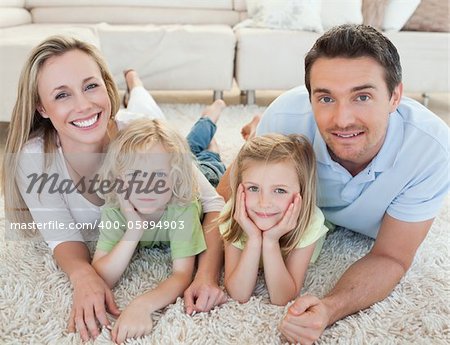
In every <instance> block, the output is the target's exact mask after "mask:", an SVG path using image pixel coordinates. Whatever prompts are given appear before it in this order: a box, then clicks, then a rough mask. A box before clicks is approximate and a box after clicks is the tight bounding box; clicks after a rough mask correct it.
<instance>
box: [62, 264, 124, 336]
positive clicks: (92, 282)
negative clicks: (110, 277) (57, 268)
mask: <svg viewBox="0 0 450 345" xmlns="http://www.w3.org/2000/svg"><path fill="white" fill-rule="evenodd" d="M72 282H73V288H74V291H73V305H72V311H71V313H70V318H69V325H68V331H69V332H75V331H76V330H77V331H78V332H80V336H81V339H83V341H88V340H89V337H90V336H89V334H90V335H91V336H92V337H93V338H96V337H97V336H98V335H99V329H98V326H97V322H98V323H100V325H101V326H107V325H109V320H108V318H107V317H106V309H105V305H106V307H107V309H108V311H109V312H110V313H111V314H113V315H114V316H118V315H120V310H119V309H118V308H117V305H116V303H115V302H114V297H113V294H112V292H111V290H110V289H109V288H108V286H107V285H106V283H105V282H104V281H103V279H102V278H100V276H98V275H97V274H96V273H95V271H92V272H89V273H86V272H85V274H83V275H82V276H81V275H80V277H79V278H78V279H75V280H73V281H72Z"/></svg>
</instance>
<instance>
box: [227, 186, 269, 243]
mask: <svg viewBox="0 0 450 345" xmlns="http://www.w3.org/2000/svg"><path fill="white" fill-rule="evenodd" d="M233 217H234V220H235V221H236V222H238V224H239V225H240V226H241V228H242V230H243V231H244V232H245V233H246V234H247V237H248V239H249V240H254V239H259V240H260V239H261V238H262V231H261V230H260V229H259V228H258V227H257V226H256V225H255V223H253V221H252V220H251V219H250V217H249V216H248V214H247V209H246V207H245V192H244V186H243V185H242V184H240V185H239V187H238V190H237V193H236V206H235V210H234V216H233Z"/></svg>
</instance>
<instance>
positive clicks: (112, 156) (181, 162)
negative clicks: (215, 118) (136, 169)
mask: <svg viewBox="0 0 450 345" xmlns="http://www.w3.org/2000/svg"><path fill="white" fill-rule="evenodd" d="M156 144H161V145H162V146H163V147H164V149H165V150H167V152H168V153H169V154H170V156H171V157H170V165H171V169H170V172H169V179H170V181H171V182H172V193H173V198H172V201H173V202H176V203H178V204H180V205H186V204H188V203H190V202H192V200H193V199H194V198H195V197H197V194H198V188H197V180H196V178H195V174H194V163H193V159H192V154H191V151H190V149H189V146H188V144H187V142H186V140H185V139H184V138H183V137H182V136H181V135H180V134H179V133H178V132H177V131H176V130H174V129H173V128H171V127H170V126H169V125H168V124H167V123H166V122H165V121H162V120H158V119H154V120H151V119H139V120H135V121H133V122H131V123H130V124H129V125H128V126H127V127H126V128H125V129H124V130H122V131H120V132H119V134H118V136H117V138H116V139H115V140H113V141H112V142H111V143H110V146H109V148H108V152H107V154H106V156H105V159H104V162H103V166H102V168H101V169H100V183H101V181H105V180H108V181H117V180H118V179H120V178H121V176H123V174H124V172H125V171H126V170H127V169H128V168H129V167H130V166H131V165H132V164H133V163H134V162H135V161H136V159H139V157H146V156H145V155H146V152H147V151H148V150H150V149H151V148H152V147H153V146H154V145H156ZM150 158H151V157H150ZM149 168H151V166H149ZM104 198H105V202H106V204H108V205H109V206H112V207H118V206H119V203H118V200H117V196H116V192H115V191H112V192H110V193H107V194H105V195H104Z"/></svg>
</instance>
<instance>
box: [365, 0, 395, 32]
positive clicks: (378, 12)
mask: <svg viewBox="0 0 450 345" xmlns="http://www.w3.org/2000/svg"><path fill="white" fill-rule="evenodd" d="M388 3H389V0H363V2H362V15H363V19H364V20H363V23H364V24H365V25H370V26H373V27H374V28H377V29H379V30H381V26H382V25H383V20H384V12H385V11H386V6H387V4H388Z"/></svg>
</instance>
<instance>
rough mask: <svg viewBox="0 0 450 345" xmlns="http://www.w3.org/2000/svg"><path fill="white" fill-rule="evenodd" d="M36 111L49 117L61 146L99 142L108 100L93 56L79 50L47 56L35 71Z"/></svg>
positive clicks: (69, 148) (79, 148)
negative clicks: (37, 98) (36, 73)
mask: <svg viewBox="0 0 450 345" xmlns="http://www.w3.org/2000/svg"><path fill="white" fill-rule="evenodd" d="M38 94H39V99H40V104H39V105H38V107H37V110H38V111H39V113H40V114H41V115H42V116H43V117H45V118H48V119H50V121H51V122H52V124H53V126H54V127H55V129H56V131H57V132H58V136H59V139H60V141H61V145H62V147H63V149H65V150H66V151H72V152H73V151H75V152H76V151H84V150H86V149H87V150H89V149H91V148H94V146H96V145H98V146H100V145H102V143H103V140H104V138H105V136H106V130H107V126H108V121H109V118H110V116H111V101H110V99H109V97H108V92H107V90H106V86H105V82H104V80H103V78H102V75H101V72H100V68H99V66H98V65H97V63H96V62H95V60H94V59H93V58H92V57H90V56H89V55H87V54H86V53H84V52H82V51H80V50H71V51H68V52H66V53H64V54H63V55H59V56H53V57H51V58H49V59H48V60H47V61H46V62H45V63H44V65H43V66H42V68H41V70H40V71H39V74H38Z"/></svg>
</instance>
